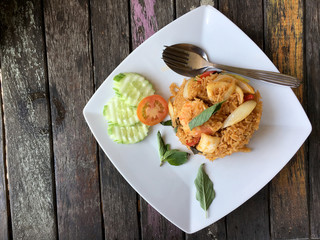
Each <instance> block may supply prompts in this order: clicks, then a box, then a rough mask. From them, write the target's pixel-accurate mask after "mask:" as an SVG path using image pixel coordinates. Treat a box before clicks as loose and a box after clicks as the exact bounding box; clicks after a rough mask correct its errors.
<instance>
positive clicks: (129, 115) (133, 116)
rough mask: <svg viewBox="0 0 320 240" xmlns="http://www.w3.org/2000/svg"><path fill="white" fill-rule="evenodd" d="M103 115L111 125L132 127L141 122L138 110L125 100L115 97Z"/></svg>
mask: <svg viewBox="0 0 320 240" xmlns="http://www.w3.org/2000/svg"><path fill="white" fill-rule="evenodd" d="M103 115H104V116H105V117H106V118H107V119H108V121H109V123H111V124H112V123H114V124H118V125H120V126H125V125H126V126H131V125H134V124H136V123H138V122H139V118H138V116H137V108H136V107H132V106H129V105H128V104H126V103H125V101H124V100H122V99H120V98H118V97H116V96H115V97H113V98H111V99H110V100H109V102H108V103H107V104H106V105H105V106H104V108H103Z"/></svg>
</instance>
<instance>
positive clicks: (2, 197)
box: [0, 4, 10, 239]
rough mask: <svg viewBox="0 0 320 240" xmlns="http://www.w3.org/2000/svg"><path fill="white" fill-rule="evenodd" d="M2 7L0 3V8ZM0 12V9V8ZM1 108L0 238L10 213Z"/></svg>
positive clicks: (5, 231) (6, 233)
mask: <svg viewBox="0 0 320 240" xmlns="http://www.w3.org/2000/svg"><path fill="white" fill-rule="evenodd" d="M1 8H2V6H1V4H0V9H1ZM0 12H1V10H0ZM1 29H2V27H1V26H0V32H2V31H1ZM0 83H2V74H1V62H0ZM0 87H1V85H0ZM0 105H1V106H2V96H1V98H0ZM2 126H3V109H1V112H0V133H1V138H0V239H8V237H9V224H8V217H9V214H10V209H9V208H8V204H7V181H6V177H5V172H6V169H5V167H6V166H5V165H6V164H5V153H4V151H3V143H4V142H5V140H4V134H3V127H2Z"/></svg>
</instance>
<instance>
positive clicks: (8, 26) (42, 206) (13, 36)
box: [0, 1, 56, 239]
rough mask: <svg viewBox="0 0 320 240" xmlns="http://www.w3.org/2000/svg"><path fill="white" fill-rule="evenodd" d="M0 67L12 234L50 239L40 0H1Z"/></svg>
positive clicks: (51, 220) (50, 192) (49, 168)
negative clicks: (4, 0)
mask: <svg viewBox="0 0 320 240" xmlns="http://www.w3.org/2000/svg"><path fill="white" fill-rule="evenodd" d="M0 15H1V16H4V19H1V22H2V24H3V27H2V31H1V33H2V36H3V38H1V44H0V46H1V68H2V71H3V75H2V85H1V87H2V92H3V110H4V126H5V145H6V161H7V164H8V165H7V168H8V183H9V193H10V207H11V208H10V209H11V219H12V236H13V238H14V239H55V238H56V222H55V211H54V205H55V202H54V198H53V181H52V165H51V150H50V137H51V136H50V123H49V107H48V106H49V105H48V97H47V96H48V94H47V83H46V78H45V59H44V49H45V48H44V42H43V19H42V8H41V2H40V1H25V2H24V1H6V2H4V3H3V5H2V7H1V14H0Z"/></svg>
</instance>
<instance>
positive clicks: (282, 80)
mask: <svg viewBox="0 0 320 240" xmlns="http://www.w3.org/2000/svg"><path fill="white" fill-rule="evenodd" d="M165 47H166V48H165V49H164V51H163V53H162V59H163V60H164V62H165V63H166V64H167V65H168V66H169V67H170V68H171V69H173V70H175V69H176V70H177V72H179V73H180V74H181V73H182V72H186V73H187V72H190V71H196V70H201V71H202V72H203V71H205V70H207V69H208V68H215V69H220V70H225V71H228V72H233V73H238V74H241V75H244V76H247V77H250V78H254V79H257V80H263V81H266V82H270V83H275V84H281V85H285V86H289V87H292V88H296V87H299V85H300V84H301V81H300V80H299V79H298V78H296V77H293V76H289V75H285V74H282V73H277V72H271V71H264V70H255V69H247V68H238V67H232V66H227V65H222V64H216V63H211V62H209V61H207V60H206V59H204V58H203V57H202V56H200V55H199V54H197V53H194V52H191V51H188V50H185V49H181V48H177V47H172V46H165ZM186 76H188V74H186Z"/></svg>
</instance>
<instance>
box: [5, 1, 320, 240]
mask: <svg viewBox="0 0 320 240" xmlns="http://www.w3.org/2000/svg"><path fill="white" fill-rule="evenodd" d="M201 5H211V6H214V7H216V8H217V9H218V10H220V11H221V12H222V13H223V14H225V15H226V16H227V17H228V18H230V20H232V21H233V22H234V23H235V24H236V25H237V26H239V27H240V28H241V29H242V30H243V31H244V32H245V33H246V34H247V35H248V36H249V37H250V38H251V39H253V41H254V42H255V43H256V44H257V45H258V46H259V47H260V48H261V49H263V50H264V51H265V52H266V54H267V55H268V57H269V58H270V59H271V60H272V61H273V63H274V64H275V65H276V66H277V68H278V69H279V70H280V71H281V72H283V73H287V74H291V75H294V76H297V77H298V78H300V79H302V80H303V85H302V86H301V87H299V88H298V89H295V90H294V92H295V94H296V95H297V98H298V99H299V101H300V102H301V104H302V106H303V107H304V109H305V110H306V112H307V115H308V117H309V119H310V121H311V124H312V127H313V130H312V133H311V135H310V137H309V139H308V141H307V142H306V144H304V145H303V146H302V147H301V149H300V150H299V151H298V152H297V154H296V155H295V156H294V157H293V158H292V159H291V161H290V162H289V163H288V164H287V166H286V167H285V168H284V169H283V170H282V171H281V172H280V173H279V174H278V175H277V176H276V177H275V178H274V179H273V180H272V181H271V182H270V184H269V185H267V186H266V187H264V188H263V189H261V190H260V191H259V192H258V193H257V194H256V195H255V196H253V197H252V198H251V199H250V200H248V201H247V202H246V203H244V204H243V205H241V206H240V207H239V208H238V209H236V210H234V211H233V212H232V213H230V214H228V215H227V216H226V217H224V218H222V219H221V220H219V221H218V222H216V223H214V224H212V225H210V226H209V227H207V228H205V229H203V230H200V231H198V232H196V233H194V234H186V233H184V232H183V231H181V230H180V229H179V228H177V227H176V226H175V225H173V224H172V223H170V222H169V221H168V220H166V219H165V218H164V217H163V216H162V215H160V214H159V213H158V212H157V211H156V210H155V209H154V208H152V207H151V206H150V205H149V204H148V203H147V202H146V201H144V200H143V199H142V198H141V197H140V196H139V195H138V194H137V193H136V192H135V191H134V190H133V188H132V187H131V186H130V185H129V184H128V183H127V182H126V181H125V180H124V178H123V177H122V176H121V175H120V174H119V172H118V171H117V170H116V168H115V167H114V166H113V165H112V163H111V162H110V161H109V159H108V158H107V157H106V155H105V154H104V153H103V151H102V150H101V149H100V148H99V147H98V145H97V143H96V141H95V140H94V137H93V135H92V134H91V132H90V130H89V128H88V127H87V125H86V123H85V121H84V118H83V116H82V109H83V107H84V106H85V104H86V102H87V101H88V100H89V98H90V97H91V96H92V95H93V93H94V92H95V91H96V90H97V88H98V87H99V86H100V85H101V84H102V82H103V81H104V79H105V78H106V77H107V76H108V75H109V74H110V73H111V72H112V71H113V70H114V69H115V68H116V67H117V66H118V64H120V62H121V61H122V60H123V59H124V58H126V57H127V56H128V55H129V54H130V52H131V51H133V50H134V49H135V48H136V47H138V46H139V45H140V44H142V43H143V42H144V41H145V40H146V39H148V38H149V37H150V36H152V35H153V34H154V33H155V32H157V31H158V30H159V29H161V28H162V27H164V26H165V25H167V24H168V23H170V22H172V21H173V20H174V19H176V18H178V17H180V16H181V15H183V14H185V13H187V12H189V11H190V10H192V9H195V8H197V7H198V6H201ZM173 34H174V33H173ZM319 53H320V1H319V0H259V1H255V0H243V1H237V0H188V1H184V0H163V1H162V0H161V1H160V0H119V1H114V0H26V1H22V0H2V1H0V88H1V98H0V105H1V110H0V133H1V139H0V239H145V240H149V239H157V240H158V239H177V240H179V239H181V240H182V239H188V240H206V239H215V240H216V239H218V240H227V239H240V240H242V239H243V240H247V239H259V240H260V239H267V240H269V239H286V240H287V239H288V240H289V239H292V240H293V239H312V240H319V239H320V151H319V149H320V142H319V139H320V138H319V136H320V124H319V118H320V80H319V75H320V54H319ZM106 97H109V96H106ZM279 100H281V101H282V100H283V99H279Z"/></svg>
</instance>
